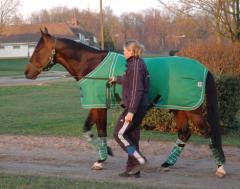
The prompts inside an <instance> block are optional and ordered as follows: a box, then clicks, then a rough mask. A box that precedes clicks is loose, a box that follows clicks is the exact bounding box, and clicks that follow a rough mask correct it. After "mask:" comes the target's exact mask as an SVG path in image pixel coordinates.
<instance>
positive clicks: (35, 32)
mask: <svg viewBox="0 0 240 189" xmlns="http://www.w3.org/2000/svg"><path fill="white" fill-rule="evenodd" d="M44 27H46V28H47V29H48V32H49V33H50V34H51V35H54V36H56V37H63V38H69V39H72V40H77V39H79V37H78V33H83V30H82V29H81V28H80V27H76V26H71V25H70V24H67V23H46V24H25V25H11V26H6V27H4V28H3V30H2V32H1V33H0V42H1V43H26V42H37V41H38V40H39V38H40V36H41V33H40V29H42V30H44Z"/></svg>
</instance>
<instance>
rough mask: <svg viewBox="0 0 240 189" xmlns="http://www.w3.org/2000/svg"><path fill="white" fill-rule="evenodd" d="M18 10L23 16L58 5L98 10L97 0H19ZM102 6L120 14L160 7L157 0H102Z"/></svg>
mask: <svg viewBox="0 0 240 189" xmlns="http://www.w3.org/2000/svg"><path fill="white" fill-rule="evenodd" d="M20 2H21V7H20V12H21V14H22V15H23V16H24V17H27V16H29V15H31V13H34V12H37V11H41V10H42V9H51V8H53V7H58V6H66V7H68V8H73V7H77V8H79V9H80V10H83V9H88V8H89V9H90V10H91V11H94V12H98V11H99V4H100V3H99V2H100V1H99V0H20ZM102 3H103V7H106V6H110V7H111V9H112V10H113V13H114V14H116V15H118V16H119V15H120V14H122V13H123V12H139V11H141V10H144V9H152V8H155V9H156V8H160V3H159V2H158V0H102Z"/></svg>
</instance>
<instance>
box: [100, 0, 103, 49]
mask: <svg viewBox="0 0 240 189" xmlns="http://www.w3.org/2000/svg"><path fill="white" fill-rule="evenodd" d="M100 36H101V49H102V50H103V49H104V34H103V10H102V0H100Z"/></svg>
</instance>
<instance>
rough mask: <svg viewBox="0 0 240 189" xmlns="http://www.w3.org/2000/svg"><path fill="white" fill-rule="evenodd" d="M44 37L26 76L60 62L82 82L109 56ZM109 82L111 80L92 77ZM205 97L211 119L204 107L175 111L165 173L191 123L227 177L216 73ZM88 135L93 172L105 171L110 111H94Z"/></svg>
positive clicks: (218, 171) (44, 33) (86, 128)
mask: <svg viewBox="0 0 240 189" xmlns="http://www.w3.org/2000/svg"><path fill="white" fill-rule="evenodd" d="M40 33H41V37H40V39H39V41H38V43H37V45H36V48H35V50H34V52H33V54H32V56H31V58H30V60H29V62H28V64H27V66H26V69H25V77H26V78H27V79H36V78H37V77H38V75H39V74H40V73H41V72H42V71H47V70H49V69H51V67H52V66H54V65H55V64H56V63H59V64H61V65H62V66H63V67H64V68H65V69H66V70H67V71H68V72H69V74H70V75H71V77H73V78H74V79H75V80H76V81H80V80H81V79H83V78H84V77H86V75H88V74H89V73H90V72H91V71H93V70H94V69H95V68H96V67H97V66H98V65H99V64H100V63H101V61H102V60H103V59H104V58H105V57H106V56H107V54H108V51H106V50H99V49H95V48H92V47H89V46H87V45H85V44H83V43H79V42H75V41H73V40H70V39H66V38H57V37H54V36H52V35H51V34H50V33H49V32H48V30H47V28H44V30H42V29H40ZM92 79H106V82H107V79H108V78H92ZM205 97H206V102H207V103H206V104H207V105H206V107H207V119H206V118H204V116H203V104H202V105H201V106H200V107H198V108H196V109H194V110H191V111H187V110H175V109H172V110H171V111H172V112H173V115H174V118H175V122H176V127H177V132H178V139H177V141H176V143H175V145H174V147H173V148H172V151H171V152H170V154H169V155H168V157H167V159H166V161H165V162H164V163H162V164H161V168H163V169H164V170H166V169H169V168H170V167H171V166H173V165H175V163H176V161H177V159H178V158H179V156H180V154H181V153H182V151H183V149H184V146H185V144H186V142H187V141H188V140H189V138H190V137H191V130H190V129H189V121H191V122H192V123H193V124H194V125H195V126H197V127H198V128H199V129H200V130H201V131H202V134H203V135H204V136H205V137H207V138H210V140H209V147H210V149H211V151H212V154H213V159H214V160H215V163H216V167H217V169H216V173H215V174H216V175H217V176H218V177H223V176H225V174H226V171H225V169H224V163H225V155H224V152H223V149H222V141H221V133H220V121H219V112H218V103H217V91H216V86H215V81H214V77H213V75H212V73H211V72H210V71H208V72H207V77H206V86H205ZM94 124H96V127H97V134H98V137H95V136H94V135H93V134H92V133H91V128H92V126H93V125H94ZM83 130H84V133H85V134H84V135H85V136H86V137H87V139H88V140H89V141H90V142H91V143H92V144H93V145H95V146H97V149H98V152H99V158H98V160H97V161H96V162H95V163H94V164H93V166H92V169H95V170H101V169H102V168H103V165H104V164H103V163H104V161H106V160H107V156H108V155H112V151H111V149H110V148H109V147H108V146H107V141H106V138H107V108H92V109H90V111H89V114H88V116H87V119H86V121H85V123H84V126H83Z"/></svg>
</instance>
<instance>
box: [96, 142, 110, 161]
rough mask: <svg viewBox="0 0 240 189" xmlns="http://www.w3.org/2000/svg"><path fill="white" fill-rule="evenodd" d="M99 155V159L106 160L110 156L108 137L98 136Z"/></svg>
mask: <svg viewBox="0 0 240 189" xmlns="http://www.w3.org/2000/svg"><path fill="white" fill-rule="evenodd" d="M98 155H99V160H103V161H104V160H106V159H107V156H108V152H107V137H99V138H98Z"/></svg>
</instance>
